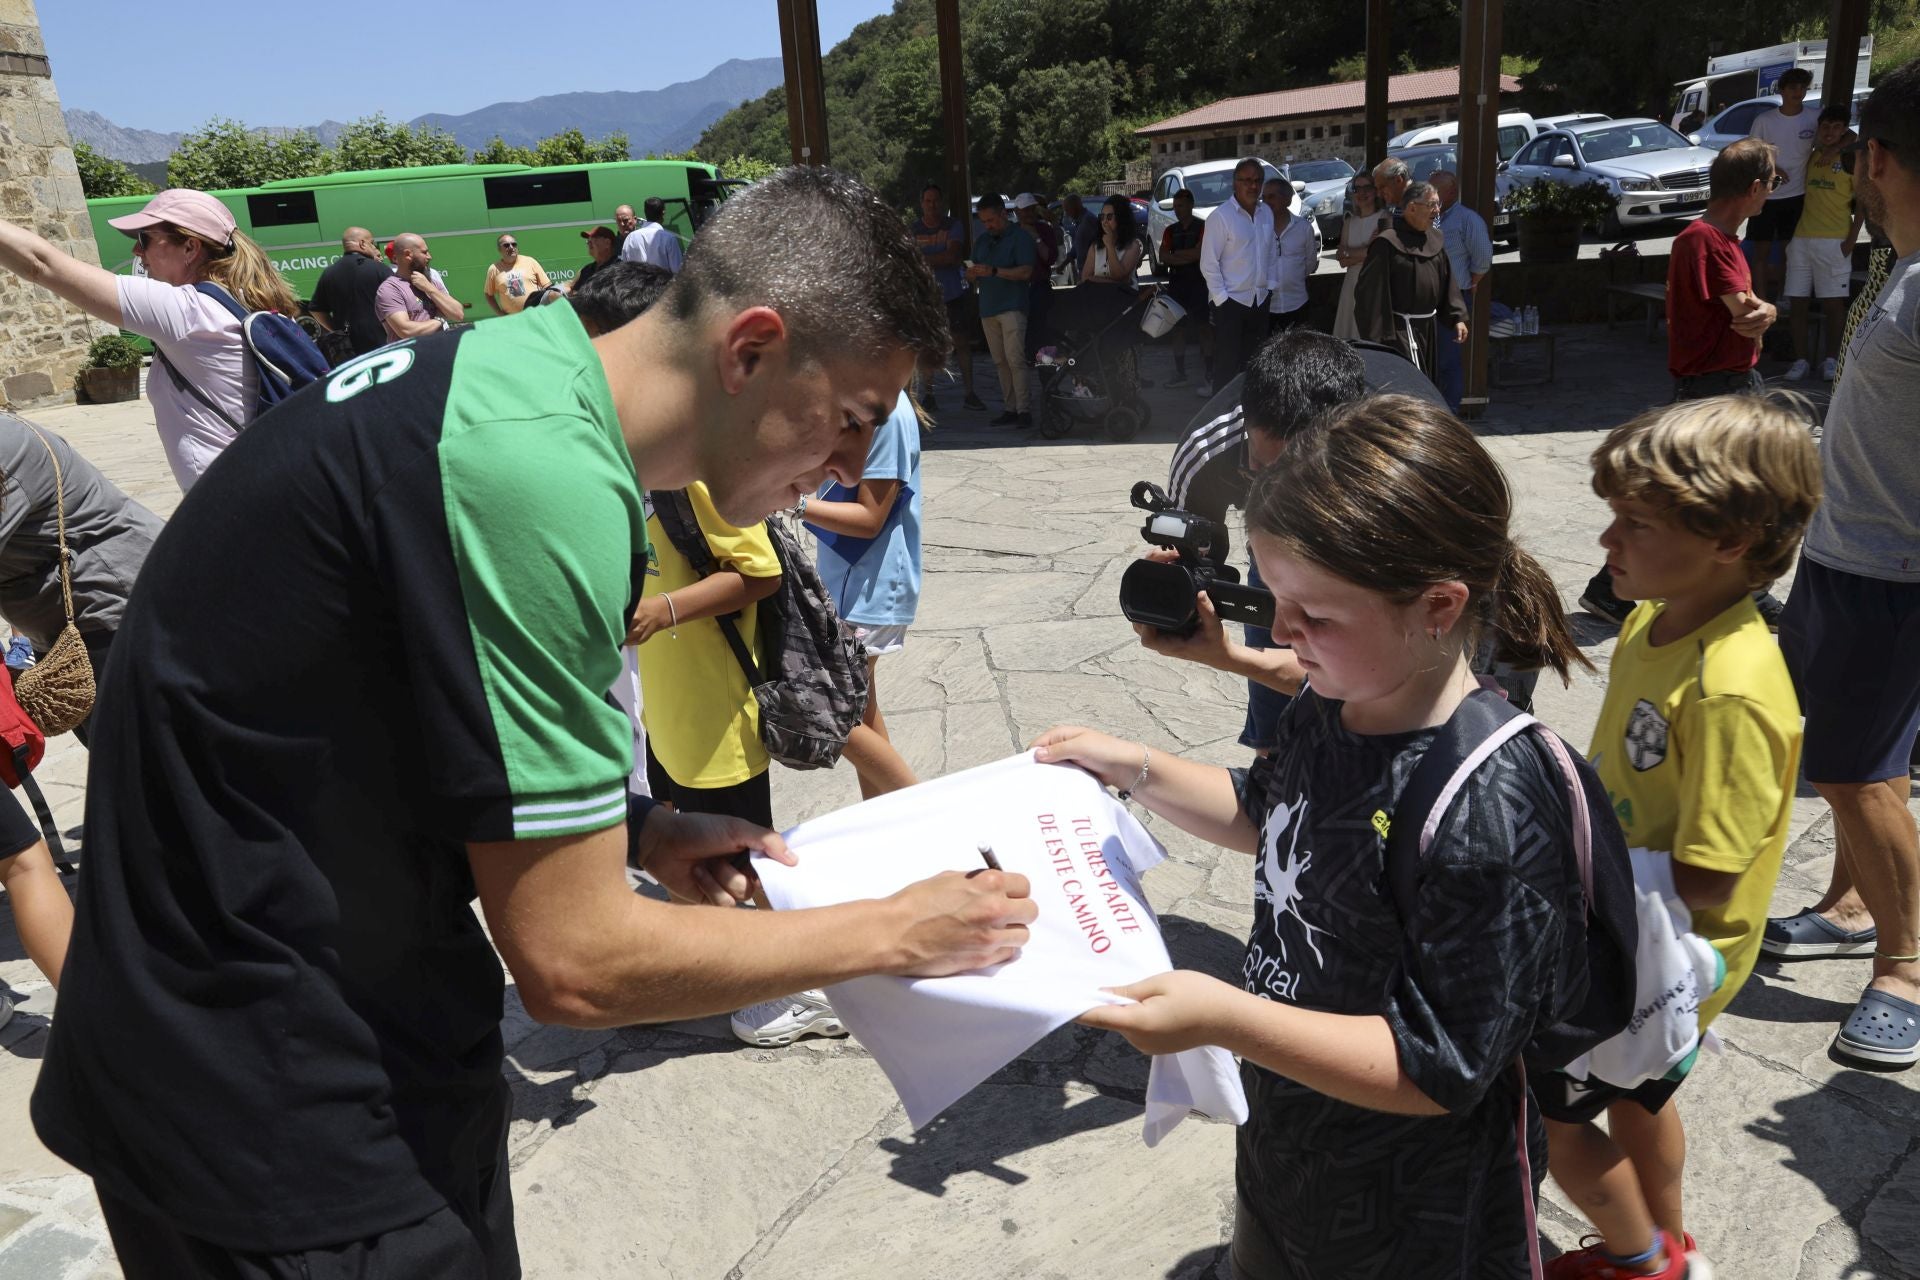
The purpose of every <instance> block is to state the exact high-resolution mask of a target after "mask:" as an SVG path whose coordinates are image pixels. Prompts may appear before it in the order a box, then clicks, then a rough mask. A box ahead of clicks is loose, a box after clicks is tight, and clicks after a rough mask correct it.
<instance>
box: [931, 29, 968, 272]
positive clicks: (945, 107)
mask: <svg viewBox="0 0 1920 1280" xmlns="http://www.w3.org/2000/svg"><path fill="white" fill-rule="evenodd" d="M933 12H934V23H935V26H936V28H937V31H938V34H939V39H940V122H941V133H942V136H943V137H944V138H945V140H946V144H947V178H946V188H947V211H948V212H949V213H950V214H952V216H954V217H956V218H958V219H960V225H961V226H963V227H971V226H972V225H973V223H972V221H971V219H972V216H973V204H972V195H973V180H972V177H971V175H970V174H969V173H968V170H967V78H966V73H965V69H964V68H963V66H962V64H961V61H960V0H934V6H933ZM969 234H971V232H969ZM969 252H971V250H969Z"/></svg>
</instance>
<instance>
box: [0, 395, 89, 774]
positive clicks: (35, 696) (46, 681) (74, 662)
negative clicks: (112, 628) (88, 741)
mask: <svg viewBox="0 0 1920 1280" xmlns="http://www.w3.org/2000/svg"><path fill="white" fill-rule="evenodd" d="M28 430H29V431H32V432H33V434H34V435H35V436H36V437H37V438H38V439H39V441H40V444H41V446H42V447H43V448H45V449H46V451H47V457H48V458H50V459H52V460H53V505H54V513H55V520H56V528H57V529H58V531H59V537H60V598H61V601H62V602H63V603H64V604H65V605H66V610H67V625H66V626H64V627H62V628H60V635H59V636H58V637H57V638H56V639H55V640H54V642H53V647H52V648H51V649H48V650H47V652H46V653H45V654H44V655H42V656H41V658H40V660H39V661H38V662H36V663H34V664H33V666H31V667H29V668H28V669H27V670H26V671H24V672H22V673H21V675H20V678H19V679H18V680H16V681H15V682H14V686H13V692H14V696H15V697H16V698H18V699H19V701H20V706H21V709H22V710H24V711H25V712H26V713H27V714H28V715H30V716H32V717H33V722H34V723H35V724H37V725H39V726H40V731H41V732H42V733H44V734H46V735H47V736H48V737H49V738H51V737H53V736H54V735H55V734H61V733H66V732H67V731H68V730H70V729H72V728H74V727H75V726H77V725H80V724H83V723H85V722H86V718H87V716H88V714H89V713H91V712H92V710H93V661H92V660H91V659H90V658H88V657H87V644H86V641H84V640H82V639H81V638H80V628H78V627H76V626H75V625H74V624H73V574H72V572H71V571H70V569H69V568H68V561H69V560H70V559H71V556H70V555H69V554H68V552H67V487H66V478H65V477H64V476H63V475H62V474H61V472H60V455H59V454H57V453H55V452H54V451H53V446H52V445H50V444H48V443H47V438H46V437H45V436H43V435H41V434H40V432H39V431H38V430H37V429H35V428H33V427H29V428H28Z"/></svg>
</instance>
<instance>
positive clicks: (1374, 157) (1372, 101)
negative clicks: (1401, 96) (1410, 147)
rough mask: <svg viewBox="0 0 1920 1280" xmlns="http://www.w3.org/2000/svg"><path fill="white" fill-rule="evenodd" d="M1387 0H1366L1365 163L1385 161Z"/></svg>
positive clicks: (1388, 67) (1388, 69) (1388, 68)
mask: <svg viewBox="0 0 1920 1280" xmlns="http://www.w3.org/2000/svg"><path fill="white" fill-rule="evenodd" d="M1387 35H1388V31H1387V0H1367V126H1366V128H1367V150H1366V162H1367V163H1368V164H1370V165H1372V164H1378V163H1380V161H1382V160H1384V159H1386V158H1387V134H1388V130H1387V73H1388V72H1389V71H1390V70H1391V69H1392V68H1391V67H1390V66H1389V65H1388V62H1387Z"/></svg>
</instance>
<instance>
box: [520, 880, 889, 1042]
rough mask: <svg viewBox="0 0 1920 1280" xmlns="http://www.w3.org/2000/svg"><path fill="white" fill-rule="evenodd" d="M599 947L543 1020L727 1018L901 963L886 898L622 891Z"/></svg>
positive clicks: (590, 1023) (612, 1022)
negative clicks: (762, 905)
mask: <svg viewBox="0 0 1920 1280" xmlns="http://www.w3.org/2000/svg"><path fill="white" fill-rule="evenodd" d="M619 899H620V902H619V905H618V909H617V910H616V911H615V912H614V913H613V915H612V916H611V917H609V918H608V919H606V920H605V921H604V922H603V924H604V926H605V927H603V928H600V929H598V930H596V931H595V933H594V935H593V936H594V937H595V938H596V939H597V947H596V949H595V951H593V952H590V953H588V954H586V955H584V956H581V957H580V958H579V959H580V971H579V973H578V974H577V975H576V978H575V980H574V981H572V982H570V983H568V984H567V985H566V986H565V987H564V988H563V989H562V990H561V991H559V992H556V993H555V995H554V996H553V997H552V1000H551V1003H549V1004H545V1007H539V1008H534V1009H532V1010H530V1011H531V1012H533V1013H534V1016H535V1017H537V1018H539V1019H540V1020H541V1021H543V1022H558V1023H562V1024H564V1025H567V1026H574V1027H623V1026H630V1025H632V1024H634V1023H637V1022H672V1021H677V1020H679V1019H683V1018H698V1017H702V1016H705V1015H707V1014H713V1013H727V1012H730V1011H732V1010H735V1009H742V1008H745V1007H746V1006H748V1005H750V1004H755V1003H757V1002H759V1001H761V1000H770V999H773V998H774V997H776V996H783V995H790V994H792V993H793V992H795V991H805V990H807V989H808V988H812V987H823V986H828V985H831V984H833V983H836V982H845V981H847V980H848V979H850V978H862V977H866V976H868V975H870V974H875V973H882V972H887V971H889V970H890V969H893V968H896V967H898V965H899V963H900V958H899V956H898V955H897V954H895V952H894V951H893V949H892V943H891V940H892V939H894V938H897V937H898V936H899V934H900V931H901V924H900V922H898V921H897V920H895V919H894V918H893V915H892V913H893V911H894V908H893V907H892V905H891V904H890V903H889V902H888V901H887V900H884V899H882V900H871V901H865V902H854V903H848V904H846V905H844V906H837V907H820V908H816V909H813V910H808V911H748V910H746V909H744V908H739V909H736V908H728V907H709V906H684V905H674V906H669V905H666V904H663V903H660V902H656V901H654V900H652V899H650V898H645V897H642V896H640V895H638V894H632V893H624V892H623V893H621V894H620V895H619Z"/></svg>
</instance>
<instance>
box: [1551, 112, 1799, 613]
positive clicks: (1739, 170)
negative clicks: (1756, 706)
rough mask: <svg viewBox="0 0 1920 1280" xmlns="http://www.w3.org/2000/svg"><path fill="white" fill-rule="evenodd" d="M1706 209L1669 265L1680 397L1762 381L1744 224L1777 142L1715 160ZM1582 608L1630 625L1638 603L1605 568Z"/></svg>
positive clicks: (1739, 148)
mask: <svg viewBox="0 0 1920 1280" xmlns="http://www.w3.org/2000/svg"><path fill="white" fill-rule="evenodd" d="M1707 183H1708V187H1707V192H1708V195H1707V211H1706V213H1705V214H1704V215H1703V216H1702V217H1701V219H1700V221H1698V222H1696V223H1694V224H1693V225H1692V226H1690V227H1688V228H1687V229H1686V230H1685V231H1682V232H1681V233H1680V234H1679V235H1678V236H1677V237H1675V238H1674V241H1673V256H1672V258H1670V259H1669V260H1668V263H1667V371H1668V372H1669V373H1671V374H1672V375H1673V398H1674V399H1675V400H1703V399H1705V398H1706V397H1708V396H1724V395H1735V394H1738V393H1741V392H1751V393H1757V392H1759V391H1760V390H1761V389H1762V388H1763V387H1764V385H1765V384H1764V383H1762V382H1761V380H1760V374H1759V372H1758V371H1757V370H1755V368H1754V366H1755V365H1756V364H1758V363H1760V335H1761V334H1763V333H1765V332H1766V331H1767V329H1768V328H1769V327H1770V326H1771V325H1772V324H1773V322H1774V319H1775V317H1776V314H1777V313H1776V312H1775V311H1774V307H1773V304H1772V303H1770V302H1767V301H1765V300H1763V299H1762V298H1761V297H1760V296H1759V295H1758V294H1756V293H1754V291H1753V275H1752V272H1751V269H1750V268H1749V267H1748V266H1747V258H1746V255H1745V254H1744V253H1742V252H1741V251H1740V239H1739V235H1738V233H1739V230H1740V224H1741V223H1743V222H1745V221H1746V220H1747V219H1748V218H1751V217H1752V216H1753V215H1754V214H1756V213H1758V212H1760V209H1761V206H1763V205H1765V204H1766V202H1767V195H1768V193H1770V192H1771V191H1772V190H1773V189H1774V187H1776V186H1777V185H1779V170H1778V168H1777V167H1776V166H1775V163H1774V152H1773V145H1772V144H1771V143H1767V142H1761V141H1760V140H1759V139H1757V138H1743V139H1741V140H1740V141H1739V142H1736V143H1734V144H1733V145H1732V146H1730V147H1728V148H1727V149H1726V150H1724V151H1722V152H1721V153H1720V154H1719V155H1717V156H1715V157H1714V159H1713V168H1712V169H1710V170H1708V173H1707ZM1758 603H1759V605H1760V612H1761V614H1762V616H1764V617H1766V618H1767V621H1768V625H1770V626H1771V625H1773V623H1774V619H1775V618H1777V617H1778V615H1779V612H1780V602H1779V601H1778V600H1776V599H1774V598H1773V597H1772V596H1771V595H1767V594H1765V593H1764V592H1762V593H1761V596H1760V598H1759V599H1758ZM1580 607H1581V608H1582V609H1585V610H1586V611H1587V612H1588V613H1593V614H1598V615H1599V616H1600V617H1603V618H1608V619H1611V620H1612V621H1614V622H1625V621H1626V620H1627V615H1628V614H1629V613H1632V612H1633V601H1631V600H1622V599H1621V598H1620V597H1619V596H1617V595H1615V594H1614V593H1613V579H1612V577H1611V576H1610V575H1609V574H1608V573H1607V569H1606V566H1605V565H1602V566H1601V567H1600V572H1598V573H1596V574H1594V575H1593V578H1592V579H1591V580H1590V581H1589V582H1588V583H1587V589H1586V590H1585V591H1584V592H1582V593H1581V596H1580Z"/></svg>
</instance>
